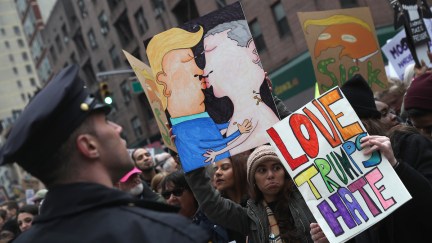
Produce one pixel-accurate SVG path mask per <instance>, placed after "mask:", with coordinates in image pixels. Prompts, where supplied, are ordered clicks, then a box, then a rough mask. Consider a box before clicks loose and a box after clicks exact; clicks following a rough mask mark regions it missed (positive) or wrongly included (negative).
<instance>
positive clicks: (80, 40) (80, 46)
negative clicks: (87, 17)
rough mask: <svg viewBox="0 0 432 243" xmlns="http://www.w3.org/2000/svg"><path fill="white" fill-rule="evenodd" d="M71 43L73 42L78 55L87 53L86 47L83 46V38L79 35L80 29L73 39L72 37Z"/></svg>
mask: <svg viewBox="0 0 432 243" xmlns="http://www.w3.org/2000/svg"><path fill="white" fill-rule="evenodd" d="M73 41H74V42H75V45H76V47H77V49H78V54H79V55H82V54H84V53H86V51H87V47H86V45H85V42H84V38H83V36H82V34H81V29H78V30H77V32H76V33H75V35H74V37H73Z"/></svg>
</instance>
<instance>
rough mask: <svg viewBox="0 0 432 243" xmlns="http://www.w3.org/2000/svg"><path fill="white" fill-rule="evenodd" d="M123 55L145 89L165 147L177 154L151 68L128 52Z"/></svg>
mask: <svg viewBox="0 0 432 243" xmlns="http://www.w3.org/2000/svg"><path fill="white" fill-rule="evenodd" d="M123 53H124V54H125V56H126V59H127V60H128V62H129V64H130V65H131V67H132V69H133V70H134V72H135V75H136V77H137V78H138V80H139V81H140V83H141V86H142V87H143V90H144V93H145V95H146V97H147V99H148V101H149V103H150V106H151V109H152V111H153V114H154V117H155V119H156V123H157V125H158V128H159V131H160V133H161V136H162V140H163V142H164V144H165V146H167V147H168V148H169V149H171V150H173V151H175V152H177V148H176V147H175V144H174V143H173V142H172V141H171V137H170V133H169V130H168V127H167V126H166V125H165V124H168V119H167V117H166V115H165V111H164V110H163V109H162V102H161V100H160V97H159V93H158V92H157V91H156V90H157V88H156V87H155V81H154V77H153V74H152V72H151V69H150V67H149V66H147V65H146V64H145V63H143V62H141V61H140V60H138V59H137V58H135V57H134V56H132V55H131V54H129V53H128V52H127V51H125V50H123Z"/></svg>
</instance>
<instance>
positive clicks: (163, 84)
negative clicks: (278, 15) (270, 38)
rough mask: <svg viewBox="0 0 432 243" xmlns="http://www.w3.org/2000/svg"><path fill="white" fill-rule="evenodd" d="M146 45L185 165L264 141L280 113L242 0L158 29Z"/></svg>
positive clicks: (205, 161) (195, 165)
mask: <svg viewBox="0 0 432 243" xmlns="http://www.w3.org/2000/svg"><path fill="white" fill-rule="evenodd" d="M146 53H147V57H148V59H149V63H150V67H151V69H152V73H153V74H154V78H155V80H154V86H155V89H156V90H157V91H158V92H159V97H160V98H161V104H162V110H163V111H164V112H165V111H166V112H167V114H169V121H170V123H171V126H172V129H173V130H172V132H173V134H174V135H175V136H176V138H175V144H176V147H177V150H178V153H179V156H180V161H181V163H182V167H183V169H184V170H185V171H186V172H187V171H190V170H193V169H196V168H199V167H203V166H205V165H207V164H209V163H210V162H215V161H218V160H221V159H224V158H228V157H229V156H232V155H235V154H238V153H240V152H243V151H245V150H249V149H252V148H254V147H257V146H259V145H262V144H264V143H267V135H266V130H267V129H268V128H270V127H271V126H272V125H274V124H275V123H276V122H278V121H279V118H278V115H277V111H276V107H275V105H274V102H273V98H272V96H271V93H270V90H269V87H268V85H267V83H266V81H265V74H264V70H263V68H262V65H261V62H260V58H259V56H258V52H257V50H256V47H255V44H254V42H253V38H252V36H251V34H250V31H249V28H248V24H247V21H246V19H245V17H244V14H243V11H242V8H241V5H240V3H238V2H237V3H234V4H232V5H229V6H226V7H225V8H222V9H220V10H218V11H215V12H212V13H210V14H207V15H205V16H202V17H200V18H199V19H196V20H192V21H190V22H188V23H185V24H184V25H182V26H181V27H179V28H172V29H169V30H167V31H165V32H162V33H159V34H157V35H155V36H154V37H153V38H151V39H150V40H149V41H148V42H147V46H146Z"/></svg>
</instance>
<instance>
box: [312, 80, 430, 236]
mask: <svg viewBox="0 0 432 243" xmlns="http://www.w3.org/2000/svg"><path fill="white" fill-rule="evenodd" d="M341 90H342V91H343V93H344V95H345V97H346V98H347V100H348V101H349V103H350V104H351V106H352V107H353V108H354V110H355V112H356V113H357V115H358V116H359V118H360V119H361V120H362V123H363V124H364V126H365V128H366V130H367V131H368V133H369V134H370V135H369V136H365V137H363V138H362V139H360V144H361V149H360V150H361V151H362V152H363V153H364V154H365V155H372V154H373V153H376V152H378V151H379V152H380V154H381V156H384V157H385V158H387V160H388V161H389V163H390V165H391V166H392V167H393V168H394V169H395V171H396V174H397V175H398V176H399V177H400V179H401V181H402V182H403V183H404V185H405V187H406V188H407V189H408V191H409V192H410V194H411V196H412V200H411V201H409V202H407V203H406V205H403V206H402V207H401V208H399V209H397V210H396V211H395V212H393V213H392V214H391V215H389V216H387V217H386V218H385V219H383V220H382V221H380V223H379V224H378V225H377V226H376V227H372V228H369V229H368V230H366V231H364V232H362V233H360V234H359V235H357V236H356V237H355V238H353V239H351V240H350V241H349V242H351V243H353V242H355V243H366V242H368V243H369V242H373V243H387V242H389V243H396V242H429V241H430V240H429V236H428V230H429V229H430V227H431V226H432V224H431V222H430V219H429V218H428V217H425V215H432V209H431V207H430V205H431V204H432V186H431V184H430V183H429V181H428V180H427V178H426V176H425V172H426V170H425V168H424V167H426V168H427V167H428V165H422V166H418V167H414V166H413V164H412V162H411V161H409V160H410V158H407V157H404V158H403V159H404V160H398V159H396V157H395V153H396V154H398V151H395V153H394V152H393V145H392V143H391V141H390V139H389V138H388V137H385V136H380V134H384V133H385V131H384V129H383V125H382V124H381V122H380V120H379V119H380V115H379V112H378V110H377V108H376V106H375V103H374V98H373V93H372V90H371V89H370V87H369V86H368V84H367V82H366V81H365V80H364V79H363V77H361V76H360V75H355V76H354V77H353V78H352V79H350V80H348V81H347V82H346V83H345V84H344V85H343V86H342V87H341ZM399 148H400V147H399ZM381 189H382V188H381ZM391 201H392V198H389V199H388V200H387V202H388V203H397V202H395V201H394V200H393V202H391ZM407 222H415V223H411V224H410V223H407ZM311 235H312V239H313V240H314V242H326V237H325V235H324V234H323V232H322V230H321V228H320V227H319V226H318V225H317V224H314V225H313V226H312V227H311Z"/></svg>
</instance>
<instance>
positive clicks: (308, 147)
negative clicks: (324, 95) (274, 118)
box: [289, 114, 319, 158]
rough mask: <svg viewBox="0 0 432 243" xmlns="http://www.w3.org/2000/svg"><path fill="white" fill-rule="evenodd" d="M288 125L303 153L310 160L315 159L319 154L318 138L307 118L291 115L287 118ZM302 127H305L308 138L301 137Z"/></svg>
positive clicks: (300, 115)
mask: <svg viewBox="0 0 432 243" xmlns="http://www.w3.org/2000/svg"><path fill="white" fill-rule="evenodd" d="M289 124H290V126H291V129H292V131H293V133H294V136H295V137H296V138H297V141H299V143H300V146H301V147H302V149H303V151H305V152H306V154H307V155H308V156H309V157H310V158H315V157H317V155H318V152H319V144H318V137H317V134H316V132H315V129H314V127H313V125H312V122H311V121H310V120H309V118H308V117H307V116H305V115H302V114H293V115H291V117H290V118H289ZM302 125H304V126H305V128H306V130H307V133H308V134H309V138H306V137H305V136H304V135H303V132H302V130H301V127H302Z"/></svg>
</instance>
